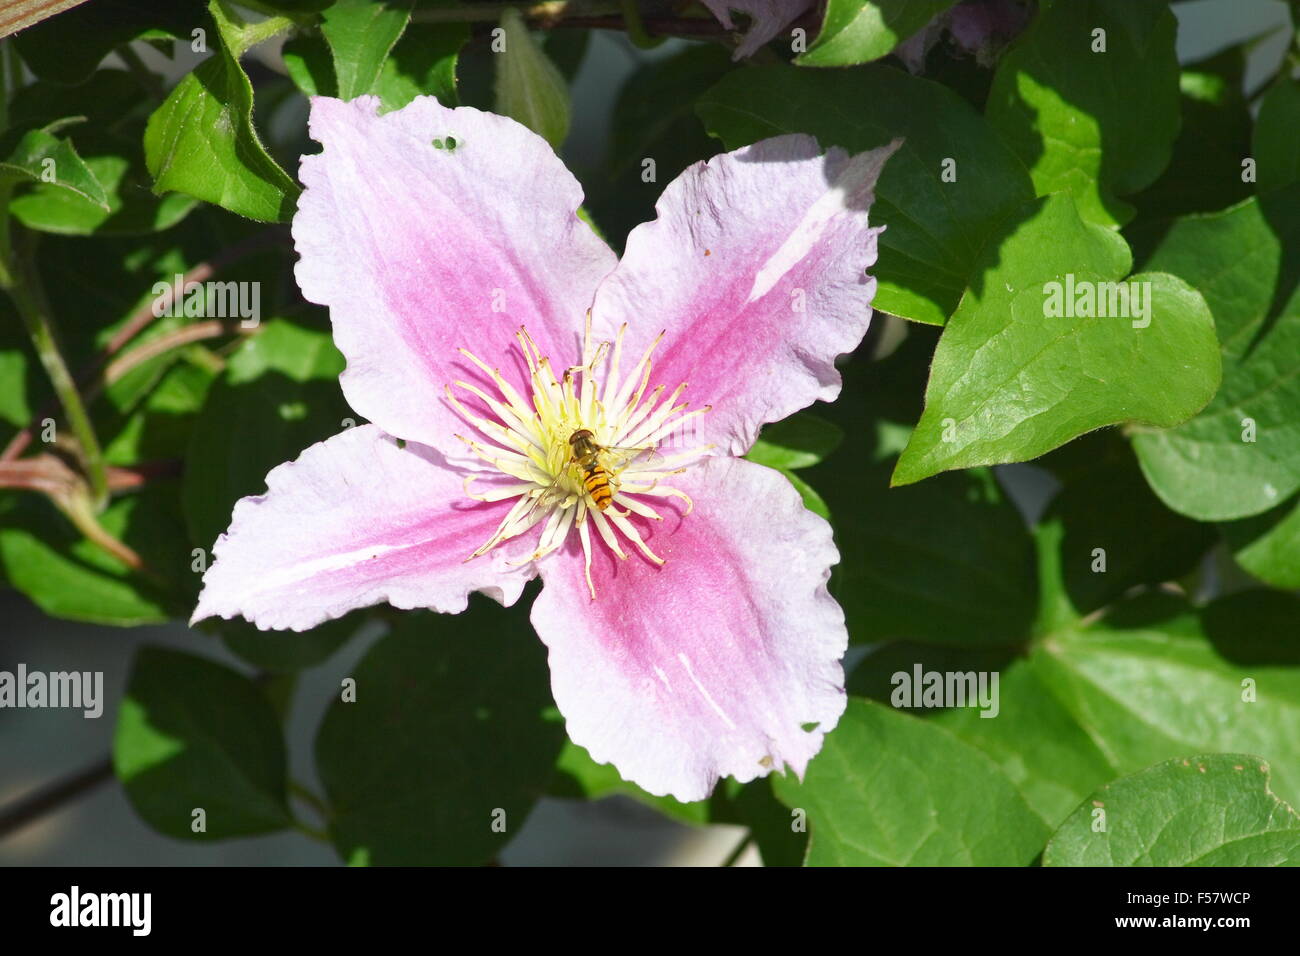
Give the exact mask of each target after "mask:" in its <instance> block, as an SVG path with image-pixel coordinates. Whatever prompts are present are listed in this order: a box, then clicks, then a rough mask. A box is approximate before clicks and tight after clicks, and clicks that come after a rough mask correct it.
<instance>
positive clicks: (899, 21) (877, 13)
mask: <svg viewBox="0 0 1300 956" xmlns="http://www.w3.org/2000/svg"><path fill="white" fill-rule="evenodd" d="M954 2H955V0H829V2H828V3H827V4H826V19H825V20H824V21H822V28H821V32H820V33H818V34H817V39H815V40H813V43H812V46H810V47H809V48H808V52H807V53H804V54H802V55H800V56H799V57H798V58H797V62H798V63H799V64H800V65H801V66H853V65H854V64H856V63H867V62H869V61H871V60H878V59H880V58H881V57H882V56H885V55H887V54H888V53H889V52H890V51H891V50H893V49H894V47H896V46H897V45H898V44H900V43H902V42H903V41H904V40H906V39H907V38H908V37H910V36H911V35H912V34H913V33H916V32H917V31H918V30H920V29H921V28H922V27H923V26H925V25H926V24H927V23H929V22H930V20H931V19H932V18H933V17H935V16H937V15H938V14H940V13H942V12H943V11H944V10H946V9H948V8H949V7H951V6H952V5H953V3H954Z"/></svg>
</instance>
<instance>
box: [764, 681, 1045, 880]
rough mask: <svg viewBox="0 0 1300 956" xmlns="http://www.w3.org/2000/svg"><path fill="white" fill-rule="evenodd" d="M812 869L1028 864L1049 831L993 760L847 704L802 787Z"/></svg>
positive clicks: (797, 801) (797, 798) (943, 736)
mask: <svg viewBox="0 0 1300 956" xmlns="http://www.w3.org/2000/svg"><path fill="white" fill-rule="evenodd" d="M773 786H774V789H775V790H776V794H777V796H778V797H779V798H780V800H781V801H782V802H783V803H784V804H785V805H786V806H788V807H790V808H792V809H805V810H807V813H808V821H809V824H810V830H811V835H810V840H809V846H808V858H807V861H806V863H807V865H809V866H882V865H883V866H939V865H942V866H953V865H958V866H962V865H965V866H1026V865H1028V864H1029V863H1030V862H1032V861H1033V859H1034V857H1035V856H1037V855H1038V852H1039V850H1040V849H1041V848H1042V846H1043V842H1044V840H1046V838H1047V834H1048V830H1047V827H1046V826H1044V825H1043V822H1042V821H1041V820H1040V819H1039V818H1038V817H1037V815H1035V814H1034V812H1033V811H1032V810H1030V809H1029V806H1028V805H1027V804H1026V803H1025V801H1024V799H1023V798H1021V796H1020V794H1018V793H1017V792H1016V790H1015V788H1014V787H1013V786H1012V785H1011V783H1010V782H1009V781H1008V780H1007V778H1006V777H1005V776H1004V775H1003V773H1002V771H1000V770H999V769H998V768H997V767H996V766H995V765H994V764H993V762H992V761H991V760H989V759H988V758H987V757H986V756H984V755H983V754H982V753H980V752H979V751H978V750H976V749H975V748H973V747H971V746H969V745H967V744H964V743H962V742H961V741H960V740H958V739H957V738H956V737H954V736H953V735H952V734H950V733H948V732H947V731H946V730H941V729H940V728H939V727H937V726H935V725H933V724H930V723H927V722H925V721H922V720H918V719H917V718H915V717H909V716H907V715H906V714H900V713H896V712H894V711H892V710H890V709H889V708H887V707H882V706H880V705H879V704H875V703H872V702H870V701H864V700H858V699H850V700H849V705H848V710H847V711H846V712H845V714H844V716H843V717H841V718H840V722H839V725H838V726H837V727H836V728H835V730H834V731H832V732H831V733H830V734H829V735H828V736H827V737H826V742H825V744H824V745H823V746H822V751H821V753H819V754H818V755H817V756H816V757H814V758H813V760H812V763H810V764H809V766H808V772H807V774H806V775H805V777H804V781H803V783H798V782H797V781H796V780H795V779H794V778H793V777H791V776H786V777H781V778H778V779H776V780H774V781H773Z"/></svg>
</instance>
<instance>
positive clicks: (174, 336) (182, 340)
mask: <svg viewBox="0 0 1300 956" xmlns="http://www.w3.org/2000/svg"><path fill="white" fill-rule="evenodd" d="M253 331H254V330H253V329H245V328H243V327H242V326H241V325H240V320H239V319H205V320H204V321H202V322H195V323H194V324H193V325H182V326H181V327H180V328H179V329H176V330H175V331H173V332H168V333H167V334H166V335H160V336H158V337H157V338H155V339H152V340H151V341H148V342H145V343H144V344H143V345H138V346H136V347H135V348H133V349H131V351H129V352H127V353H126V354H125V355H123V356H122V357H121V358H118V359H116V360H115V361H113V362H110V363H109V365H108V367H107V368H105V369H104V377H103V384H104V385H105V386H108V385H112V384H113V383H114V382H116V381H119V380H120V379H121V378H122V376H124V375H126V373H127V372H129V371H131V369H133V368H136V367H137V366H139V365H143V364H144V363H145V362H148V361H149V360H150V359H155V358H157V357H158V356H160V355H163V354H165V353H167V352H170V351H171V350H172V349H178V348H181V347H182V346H185V345H189V344H191V343H193V342H201V341H203V340H204V339H215V338H219V337H221V336H223V335H239V334H241V333H252V332H253ZM96 391H98V389H96Z"/></svg>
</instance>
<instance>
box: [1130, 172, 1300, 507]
mask: <svg viewBox="0 0 1300 956" xmlns="http://www.w3.org/2000/svg"><path fill="white" fill-rule="evenodd" d="M1162 228H1164V229H1165V230H1166V231H1165V232H1164V235H1163V237H1162V238H1161V240H1160V241H1159V243H1158V245H1157V246H1156V249H1155V252H1154V253H1153V254H1152V256H1151V257H1150V259H1149V260H1148V261H1147V263H1146V267H1147V268H1148V269H1156V270H1160V271H1162V272H1168V273H1171V274H1173V275H1176V276H1178V277H1179V278H1181V279H1182V280H1184V281H1186V282H1188V283H1190V284H1192V285H1194V286H1195V287H1196V288H1197V289H1199V290H1200V291H1201V292H1202V293H1203V294H1204V296H1205V299H1206V301H1207V302H1208V303H1209V306H1210V309H1211V310H1212V311H1213V313H1214V319H1215V323H1216V330H1217V332H1218V338H1219V341H1220V342H1221V343H1222V350H1223V386H1222V387H1221V388H1220V389H1219V391H1218V393H1217V394H1216V395H1215V396H1214V399H1213V401H1211V402H1210V403H1209V405H1208V406H1206V408H1205V409H1204V411H1202V412H1201V413H1200V414H1199V415H1197V416H1196V417H1195V418H1193V419H1192V420H1191V421H1189V422H1187V423H1186V424H1183V425H1181V426H1179V427H1177V428H1171V429H1169V430H1166V431H1149V430H1143V431H1140V432H1138V433H1137V434H1136V435H1135V436H1134V447H1135V448H1136V449H1137V453H1138V457H1139V459H1140V461H1141V463H1142V470H1143V471H1144V472H1145V473H1146V476H1147V480H1148V481H1149V482H1150V483H1151V487H1152V488H1153V489H1154V490H1155V492H1156V494H1158V495H1159V496H1160V497H1161V498H1162V499H1163V500H1164V501H1165V503H1166V504H1168V505H1169V507H1171V508H1173V509H1174V510H1175V511H1178V512H1181V513H1182V514H1185V515H1189V516H1190V517H1193V518H1197V519H1200V520H1202V521H1225V520H1231V519H1234V518H1243V517H1248V516H1250V515H1255V514H1259V513H1260V512H1263V511H1267V510H1269V509H1270V508H1273V507H1276V506H1277V505H1279V504H1281V503H1282V502H1283V501H1285V500H1286V499H1287V498H1288V497H1290V496H1291V495H1292V494H1294V493H1295V492H1296V491H1297V490H1300V291H1298V290H1300V256H1298V255H1297V251H1298V250H1300V185H1296V186H1290V187H1286V188H1284V189H1281V190H1278V191H1276V192H1274V193H1271V194H1269V195H1267V196H1264V197H1260V198H1257V199H1251V200H1249V201H1247V202H1244V203H1242V204H1240V205H1238V206H1236V207H1234V208H1232V209H1227V210H1224V211H1223V212H1220V213H1213V214H1210V215H1203V216H1188V217H1186V218H1183V219H1179V220H1177V221H1176V222H1174V223H1173V224H1172V225H1166V226H1164V227H1162Z"/></svg>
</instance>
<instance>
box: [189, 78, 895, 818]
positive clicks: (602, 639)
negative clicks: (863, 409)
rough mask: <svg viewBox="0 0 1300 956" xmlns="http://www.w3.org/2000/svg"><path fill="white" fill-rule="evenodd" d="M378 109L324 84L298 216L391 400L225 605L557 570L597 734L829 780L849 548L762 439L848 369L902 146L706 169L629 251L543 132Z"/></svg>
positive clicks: (678, 188)
mask: <svg viewBox="0 0 1300 956" xmlns="http://www.w3.org/2000/svg"><path fill="white" fill-rule="evenodd" d="M377 113H378V101H377V100H376V99H375V98H373V97H360V98H358V99H356V100H353V101H351V102H346V103H345V102H341V101H339V100H334V99H327V98H320V97H318V98H315V99H313V100H312V106H311V121H310V131H311V135H312V137H313V138H314V139H316V140H318V141H319V142H321V143H322V144H323V146H324V152H323V153H321V154H320V155H316V156H308V157H305V158H304V159H303V161H302V168H301V178H302V181H303V183H304V185H305V186H306V190H305V192H304V193H303V195H302V198H301V200H300V203H299V208H298V213H297V215H296V216H295V218H294V222H293V236H294V240H295V243H296V245H297V250H298V252H299V254H300V256H301V260H300V261H299V263H298V266H297V278H298V282H299V284H300V285H301V287H302V291H303V294H304V295H305V296H306V297H307V298H308V299H309V300H311V301H313V302H317V303H320V304H322V305H327V306H329V309H330V315H331V320H332V322H333V328H334V338H335V341H336V342H337V343H338V347H339V349H340V350H341V351H342V352H343V354H344V356H346V358H347V362H348V364H347V368H346V370H345V371H344V372H343V374H342V376H341V379H340V384H341V386H342V388H343V392H344V394H345V395H346V397H347V399H348V401H349V403H350V404H351V405H352V407H353V408H354V409H355V410H356V411H357V412H358V413H359V414H360V415H362V416H364V417H365V418H367V419H369V420H370V422H372V423H373V424H366V425H361V426H359V427H355V428H349V429H345V430H344V431H342V432H340V433H339V434H338V435H335V436H334V437H333V438H330V439H328V440H327V441H324V442H321V443H319V444H317V445H313V446H312V447H310V448H308V449H307V450H306V451H304V452H303V453H302V455H301V456H299V458H298V459H297V460H296V461H293V462H290V463H288V464H284V465H280V466H279V467H277V468H275V469H274V470H272V471H271V473H270V474H269V475H267V479H266V484H267V491H266V493H265V494H263V495H258V496H255V497H249V498H245V499H243V500H242V501H240V502H239V503H238V504H237V505H236V506H235V509H234V515H233V517H232V519H231V524H230V528H229V530H228V531H227V532H226V533H225V534H224V535H222V536H221V538H220V539H219V540H218V541H217V543H216V545H215V547H214V555H215V559H216V560H215V562H214V563H213V564H212V566H211V567H210V568H209V569H208V571H207V574H206V575H205V576H204V586H203V591H202V593H201V595H200V596H199V602H198V607H197V609H196V610H195V612H194V618H193V619H194V620H195V621H198V620H201V619H203V618H206V617H210V616H213V615H219V616H221V617H225V618H231V617H234V616H236V615H240V616H243V617H245V618H247V619H249V620H250V621H252V622H253V623H254V624H256V625H257V626H259V627H261V628H289V629H294V630H304V629H307V628H311V627H314V626H315V625H317V624H319V623H321V622H322V621H324V620H326V619H329V618H334V617H338V616H340V615H342V614H344V613H346V612H347V611H349V610H351V609H353V608H357V607H364V606H368V605H372V604H375V603H378V602H382V601H387V602H388V603H389V604H392V605H393V606H395V607H398V608H433V609H435V610H438V611H442V612H450V613H455V612H459V611H462V610H464V609H465V607H466V604H467V601H468V596H469V593H470V592H471V591H480V592H483V593H485V594H488V595H489V596H491V597H493V598H495V599H496V600H497V601H499V602H501V603H502V604H505V605H509V604H512V603H513V602H514V601H516V600H517V599H518V598H519V596H520V593H521V592H522V590H523V588H524V585H525V583H526V582H527V581H528V580H529V579H531V578H532V577H534V576H536V575H540V576H541V578H542V582H543V588H542V591H541V594H540V596H539V597H538V599H537V601H536V602H535V603H534V605H533V609H532V622H533V625H534V627H535V628H536V630H537V633H538V635H539V636H540V637H541V639H542V640H543V641H544V642H545V643H546V645H547V647H548V648H549V660H550V669H551V681H552V690H553V693H554V697H555V701H556V703H557V705H558V706H559V708H560V711H561V712H562V713H563V715H564V717H565V720H566V723H567V728H568V732H569V735H570V737H571V738H572V739H573V740H574V741H575V742H576V743H578V744H581V745H582V746H584V747H586V748H587V750H588V751H589V752H590V753H591V756H592V757H593V758H594V759H596V760H597V761H599V762H602V763H609V762H612V763H613V764H614V765H615V766H616V767H617V768H618V769H619V770H620V772H621V773H622V774H623V776H624V777H625V778H627V779H628V780H631V781H634V782H636V783H638V784H639V785H641V786H642V787H643V788H645V789H646V790H648V791H649V792H651V793H654V794H660V795H662V794H672V795H673V796H675V797H677V798H678V799H680V800H698V799H702V798H703V797H705V796H707V795H708V794H709V792H710V791H711V790H712V788H713V786H714V784H715V782H716V781H717V780H718V778H720V777H722V776H726V775H731V776H734V777H736V778H737V779H738V780H740V781H748V780H751V779H753V778H755V777H757V776H760V775H763V774H765V773H767V772H768V771H769V770H771V769H772V768H778V769H779V768H781V767H782V766H783V765H789V766H790V767H791V768H793V769H794V770H795V771H796V772H798V773H800V774H802V772H803V770H804V768H805V766H806V765H807V763H808V761H809V759H811V758H812V756H813V755H814V754H815V753H816V752H817V751H818V749H819V748H820V746H821V741H822V737H823V735H824V734H825V733H826V732H827V731H828V730H830V729H831V728H832V727H834V725H835V723H836V721H837V720H838V719H839V716H840V714H841V713H842V712H843V710H844V705H845V695H844V690H843V672H842V670H841V667H840V663H839V660H840V657H841V656H842V655H843V652H844V650H845V647H846V643H847V635H846V632H845V627H844V618H843V614H842V612H841V611H840V608H839V606H838V605H837V604H836V603H835V601H834V599H833V598H831V597H830V595H829V594H828V593H827V590H826V582H827V578H828V576H829V574H830V567H831V565H832V564H834V563H835V562H836V560H837V559H838V555H837V553H836V550H835V547H834V545H833V544H832V542H831V529H830V526H829V525H828V524H827V523H826V522H825V521H823V520H822V519H821V518H820V517H818V516H816V515H814V514H812V513H811V512H809V511H807V510H806V509H805V508H804V506H803V504H802V502H801V500H800V498H799V496H798V494H797V493H796V492H795V490H794V489H793V488H792V487H791V486H790V484H789V482H787V481H786V479H785V478H783V477H782V476H781V475H780V474H779V473H777V472H774V471H771V470H769V469H767V468H763V467H761V466H759V465H755V464H752V463H750V462H748V461H744V460H742V459H740V458H738V457H735V456H738V455H741V454H743V453H744V452H745V451H746V450H747V449H748V448H749V447H750V445H751V444H752V443H753V442H754V439H755V437H756V436H757V435H758V431H759V428H760V426H761V425H763V424H764V423H766V422H772V421H776V420H778V419H781V418H784V417H786V416H787V415H789V414H791V413H792V412H794V411H796V410H798V409H800V408H803V407H804V406H806V405H809V404H811V403H812V402H813V401H815V400H818V399H821V400H831V399H833V398H835V396H836V394H837V393H838V390H839V375H838V373H837V372H836V370H835V367H834V364H833V363H834V359H835V357H836V356H837V355H840V354H842V353H845V352H848V351H851V350H852V349H853V348H854V347H855V346H856V345H857V344H858V342H859V341H860V340H861V338H862V336H863V334H864V332H865V331H866V328H867V324H868V321H869V317H870V311H871V310H870V303H871V299H872V296H873V294H874V291H875V281H874V280H873V279H871V278H869V277H868V276H867V275H866V274H865V272H864V270H865V268H866V267H867V266H870V265H871V264H873V263H874V262H875V258H876V233H877V232H879V229H878V228H871V227H869V226H868V224H867V211H868V207H869V206H870V204H871V201H872V198H873V189H874V185H875V182H876V178H877V176H878V175H879V172H880V169H881V166H882V164H883V163H884V162H885V160H886V158H887V157H888V155H889V154H890V152H891V151H892V149H893V148H894V146H895V145H896V144H893V145H891V146H890V147H887V148H883V149H879V150H875V151H873V152H870V153H864V154H861V155H858V156H855V157H852V158H850V157H849V156H848V155H846V154H845V153H844V152H842V151H841V150H838V149H832V150H830V151H828V152H827V153H825V154H823V153H822V152H821V150H820V149H819V147H818V145H817V143H816V142H815V141H814V140H812V139H811V138H808V137H804V136H783V137H779V138H776V139H771V140H766V141H764V142H761V143H757V144H755V145H754V146H751V147H748V148H746V149H741V150H737V151H736V152H733V153H728V154H726V155H723V156H719V157H717V158H715V159H713V160H710V161H709V162H707V163H697V164H696V165H694V166H692V167H691V168H690V169H688V170H687V171H686V172H685V173H683V174H682V176H681V177H680V178H679V179H677V180H676V181H675V182H673V183H672V184H671V185H669V186H668V188H667V189H666V190H665V191H664V194H663V196H662V198H661V199H660V201H659V204H658V207H657V209H658V218H657V219H656V220H655V221H654V222H651V223H647V224H644V225H642V226H640V227H639V228H637V229H636V230H634V231H633V233H632V234H631V236H630V237H629V239H628V242H627V251H626V254H625V255H624V256H623V259H622V261H621V262H619V261H617V260H616V258H615V256H614V254H613V253H612V252H611V251H610V250H609V248H608V247H607V246H606V245H605V244H604V243H603V242H602V241H601V240H600V239H599V238H597V236H596V235H595V233H594V232H593V231H592V230H591V229H590V228H589V227H588V226H587V225H586V224H585V223H583V222H582V221H581V220H580V219H578V217H577V215H576V211H577V209H578V207H579V205H580V204H581V202H582V192H581V189H580V187H579V186H578V183H577V182H576V181H575V180H574V178H573V177H572V176H571V175H570V174H569V172H568V171H567V170H566V169H565V168H564V166H563V164H562V163H561V162H560V160H559V159H558V158H557V157H556V155H555V153H554V152H552V150H551V148H550V146H548V145H547V144H546V142H545V141H544V140H542V139H541V138H540V137H538V136H536V135H534V134H533V133H531V132H530V131H528V130H527V129H525V128H524V127H523V126H520V125H519V124H517V123H515V122H514V121H512V120H509V119H506V118H505V117H502V116H496V115H493V114H490V113H483V112H480V111H478V110H474V109H468V108H460V109H447V108H445V107H443V106H441V105H440V104H439V103H438V102H437V101H436V100H435V99H432V98H428V97H426V98H420V99H417V100H415V101H414V102H412V103H411V104H410V105H409V106H407V107H405V108H404V109H401V110H398V111H396V112H392V113H388V114H386V115H383V116H379V115H377ZM435 141H437V145H434V144H435ZM453 142H454V144H455V145H454V148H449V147H451V145H452V143H453ZM688 383H689V387H688ZM687 393H689V394H690V395H691V396H692V397H693V399H694V401H693V403H691V407H690V408H688V403H687V402H685V401H682V400H681V399H682V398H683V396H684V395H685V394H687ZM579 432H587V433H589V435H588V436H587V438H586V441H590V442H592V443H594V446H595V448H596V449H597V451H593V450H592V448H591V447H589V446H587V445H586V444H585V442H583V441H578V442H575V441H574V436H575V434H576V433H579ZM575 459H577V460H575ZM592 464H596V465H599V466H600V470H599V473H597V474H596V476H595V479H594V481H593V469H592V468H591V467H590V466H591V465H592ZM593 484H595V485H596V487H595V489H594V491H593V489H592V487H591V486H592V485H593ZM606 498H608V499H610V500H605V499H606ZM602 502H603V507H602ZM431 639H436V638H431ZM805 728H807V729H805Z"/></svg>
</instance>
